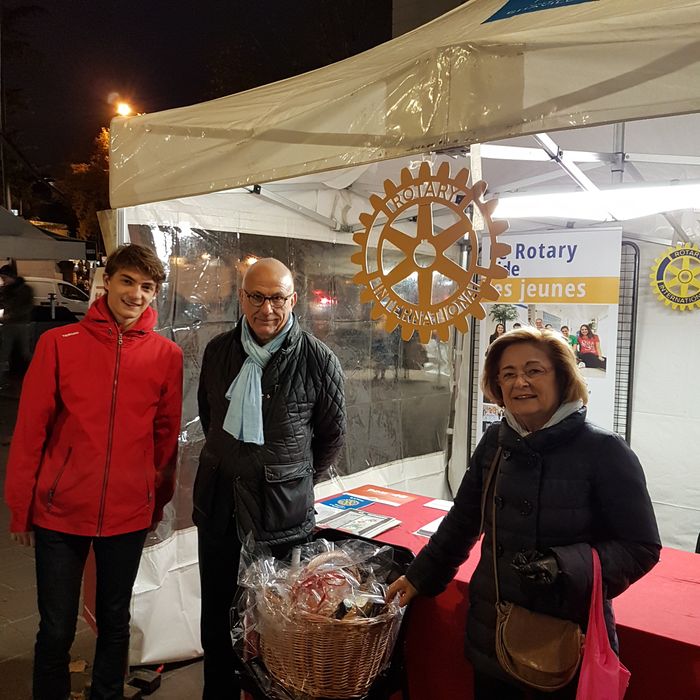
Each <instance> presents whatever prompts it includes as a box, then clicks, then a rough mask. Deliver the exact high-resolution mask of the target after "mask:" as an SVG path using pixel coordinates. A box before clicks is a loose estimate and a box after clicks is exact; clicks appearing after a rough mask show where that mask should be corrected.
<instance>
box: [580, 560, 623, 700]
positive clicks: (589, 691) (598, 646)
mask: <svg viewBox="0 0 700 700" xmlns="http://www.w3.org/2000/svg"><path fill="white" fill-rule="evenodd" d="M591 551H592V554H593V591H592V592H591V609H590V612H589V613H588V630H587V631H586V640H585V642H584V645H583V661H582V662H581V673H580V675H579V681H578V690H577V691H576V700H622V698H624V696H625V691H626V690H627V685H628V684H629V682H630V672H629V671H628V670H627V669H626V668H625V667H624V666H623V665H622V662H621V661H620V659H619V658H618V657H617V655H616V654H615V652H614V651H613V650H612V647H611V646H610V640H609V639H608V632H607V629H606V627H605V618H604V617H603V577H602V576H601V573H600V558H599V557H598V552H597V551H596V550H595V549H591Z"/></svg>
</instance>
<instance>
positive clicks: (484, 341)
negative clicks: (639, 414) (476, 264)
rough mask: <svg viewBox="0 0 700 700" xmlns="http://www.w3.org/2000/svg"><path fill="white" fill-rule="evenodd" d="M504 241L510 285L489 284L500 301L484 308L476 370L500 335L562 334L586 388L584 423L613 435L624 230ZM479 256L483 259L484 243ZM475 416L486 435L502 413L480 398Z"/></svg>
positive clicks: (545, 233)
mask: <svg viewBox="0 0 700 700" xmlns="http://www.w3.org/2000/svg"><path fill="white" fill-rule="evenodd" d="M502 240H503V242H504V243H508V244H509V245H510V246H511V252H510V254H509V255H507V256H506V257H504V258H500V259H499V264H500V265H502V266H503V267H505V268H506V269H507V270H508V277H507V278H506V279H505V280H500V281H499V282H498V283H497V284H494V286H495V287H497V288H498V289H499V292H500V293H501V296H500V298H499V300H498V302H497V303H495V304H486V305H485V309H486V317H485V318H484V319H483V320H482V321H480V324H481V326H480V338H481V351H480V352H479V362H480V366H481V369H482V370H483V363H484V358H485V355H486V351H487V349H488V346H489V345H490V344H491V343H492V342H493V341H494V340H495V338H496V337H498V335H500V334H501V333H504V332H507V331H510V330H512V329H513V328H517V327H518V326H519V325H520V326H526V325H531V326H535V327H538V328H549V329H551V330H553V331H555V332H557V333H561V334H562V335H563V336H564V337H565V338H566V340H567V342H568V343H569V345H570V346H571V350H572V352H573V353H574V354H575V355H576V360H577V363H578V366H579V370H580V372H581V374H582V375H583V376H584V377H585V379H586V383H587V384H588V391H589V403H588V420H590V421H591V422H593V423H596V424H597V425H600V426H602V427H605V428H608V429H610V430H612V429H613V415H614V409H615V365H616V359H617V358H616V354H617V323H618V301H619V293H620V250H621V247H620V246H621V241H622V230H621V228H619V227H606V228H596V229H562V230H552V231H532V232H518V233H512V234H509V235H508V234H507V235H504V236H503V237H502ZM483 255H484V258H485V259H487V258H488V240H487V239H484V253H483ZM479 415H481V416H482V421H481V425H480V432H483V431H484V430H486V429H487V428H488V427H489V425H490V424H491V423H494V422H497V421H500V419H501V417H502V410H501V409H500V408H499V407H498V406H496V405H494V404H489V403H485V402H484V401H483V396H482V395H481V393H480V394H479Z"/></svg>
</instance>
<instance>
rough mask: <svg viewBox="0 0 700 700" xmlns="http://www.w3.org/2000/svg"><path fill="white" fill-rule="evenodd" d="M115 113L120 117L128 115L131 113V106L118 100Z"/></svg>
mask: <svg viewBox="0 0 700 700" xmlns="http://www.w3.org/2000/svg"><path fill="white" fill-rule="evenodd" d="M117 114H118V115H119V116H120V117H128V116H129V115H130V114H131V106H130V105H129V104H128V103H127V102H118V103H117Z"/></svg>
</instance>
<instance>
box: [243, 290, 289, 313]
mask: <svg viewBox="0 0 700 700" xmlns="http://www.w3.org/2000/svg"><path fill="white" fill-rule="evenodd" d="M243 294H245V295H246V296H247V297H248V301H249V302H250V303H251V304H252V305H253V306H256V307H260V306H262V305H263V304H264V303H265V302H266V301H269V302H270V306H271V307H272V308H273V309H281V308H282V307H283V306H284V305H285V304H286V303H287V301H288V300H289V299H291V298H292V297H293V296H294V294H290V295H289V296H286V297H283V296H282V295H281V294H273V295H272V296H271V297H268V296H265V295H264V294H258V293H257V292H253V293H252V294H251V293H250V292H246V290H245V289H244V290H243Z"/></svg>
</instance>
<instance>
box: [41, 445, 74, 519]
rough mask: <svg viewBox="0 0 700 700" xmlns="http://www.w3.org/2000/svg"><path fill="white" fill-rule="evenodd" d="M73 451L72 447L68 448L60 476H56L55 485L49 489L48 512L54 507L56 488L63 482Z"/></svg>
mask: <svg viewBox="0 0 700 700" xmlns="http://www.w3.org/2000/svg"><path fill="white" fill-rule="evenodd" d="M72 451H73V448H72V447H69V448H68V454H67V455H66V458H65V460H64V461H63V465H62V466H61V469H60V470H59V472H58V474H57V475H56V478H55V479H54V480H53V484H51V488H50V489H49V494H48V498H47V502H46V507H47V509H48V510H51V506H52V505H53V497H54V496H55V495H56V487H57V486H58V482H59V481H60V480H61V477H62V476H63V472H64V471H66V467H67V466H68V460H69V459H70V453H71V452H72Z"/></svg>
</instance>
